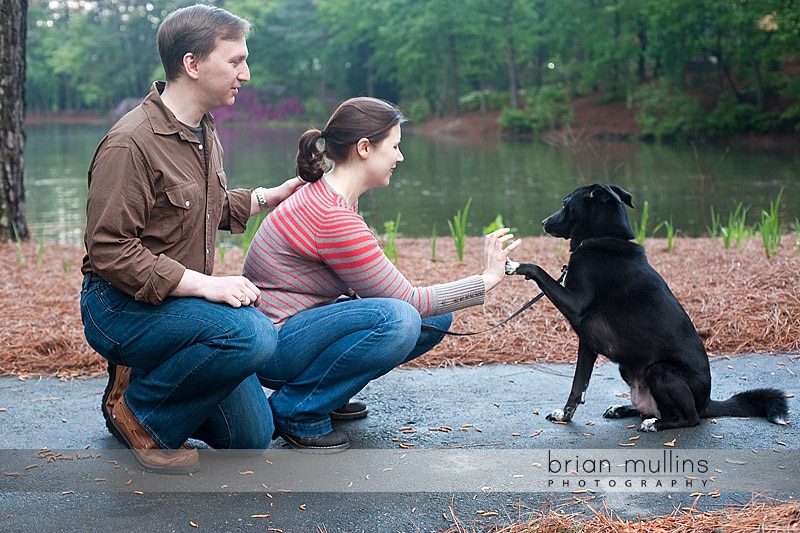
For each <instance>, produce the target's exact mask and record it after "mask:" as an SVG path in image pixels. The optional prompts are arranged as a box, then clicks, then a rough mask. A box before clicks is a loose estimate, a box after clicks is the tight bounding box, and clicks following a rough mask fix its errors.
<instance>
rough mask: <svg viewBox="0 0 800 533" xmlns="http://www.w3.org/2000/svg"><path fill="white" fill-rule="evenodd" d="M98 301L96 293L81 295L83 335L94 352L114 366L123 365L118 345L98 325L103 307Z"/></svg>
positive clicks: (123, 361)
mask: <svg viewBox="0 0 800 533" xmlns="http://www.w3.org/2000/svg"><path fill="white" fill-rule="evenodd" d="M99 300H100V299H99V297H98V295H97V292H96V291H89V292H88V293H87V292H84V293H83V294H82V295H81V321H82V322H83V335H84V336H85V337H86V342H88V343H89V346H91V347H92V349H93V350H94V351H96V352H97V353H99V354H100V355H102V356H103V357H105V358H106V359H108V360H109V361H111V362H112V363H114V364H115V365H125V360H124V359H123V357H122V349H121V347H120V345H119V343H118V342H116V341H115V340H113V339H112V338H110V337H109V336H108V335H106V334H105V333H104V332H103V329H102V328H101V326H100V324H99V323H98V320H97V318H100V317H101V316H102V313H103V305H102V303H101V302H100V301H99ZM125 366H127V365H125Z"/></svg>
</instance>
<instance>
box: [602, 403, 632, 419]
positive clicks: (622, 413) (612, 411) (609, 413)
mask: <svg viewBox="0 0 800 533" xmlns="http://www.w3.org/2000/svg"><path fill="white" fill-rule="evenodd" d="M626 416H628V414H627V408H626V406H624V405H609V406H608V409H606V410H605V411H603V418H625V417H626Z"/></svg>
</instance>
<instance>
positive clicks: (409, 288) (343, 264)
mask: <svg viewBox="0 0 800 533" xmlns="http://www.w3.org/2000/svg"><path fill="white" fill-rule="evenodd" d="M242 273H243V275H244V276H246V277H247V278H249V279H250V280H252V281H253V283H255V285H256V286H258V288H259V289H261V291H262V292H261V301H260V303H259V305H258V308H259V309H260V310H261V311H262V312H263V313H265V314H266V315H267V316H268V317H269V318H270V320H271V321H272V322H273V323H274V324H275V325H276V326H280V325H281V324H282V323H283V322H284V321H285V320H286V319H288V318H289V317H291V316H293V315H294V314H296V313H298V312H300V311H303V310H306V309H310V308H312V307H316V306H319V305H326V304H330V303H333V302H334V301H335V300H336V298H337V297H339V296H341V295H342V294H345V293H346V292H348V290H353V291H355V293H356V294H357V295H358V296H359V297H361V298H376V297H385V298H398V299H401V300H405V301H406V302H408V303H410V304H411V305H413V306H414V307H416V308H417V309H418V310H419V312H420V315H421V316H423V317H427V316H434V315H440V314H444V313H448V312H452V311H456V310H459V309H464V308H466V307H470V306H473V305H482V304H483V302H484V298H485V296H486V288H485V286H484V283H483V279H482V278H481V277H480V276H478V275H474V276H470V277H467V278H464V279H461V280H458V281H453V282H450V283H442V284H438V285H433V286H430V287H415V286H413V285H412V284H411V283H410V282H409V281H408V280H407V279H406V278H405V277H404V276H403V274H401V273H400V271H399V270H397V268H396V267H395V266H394V264H393V263H392V262H391V261H390V260H389V259H388V258H387V257H386V255H385V254H384V253H383V250H381V248H380V246H379V244H378V241H377V239H376V238H375V235H374V234H373V233H372V231H370V229H369V227H368V226H367V224H366V223H365V222H364V220H363V219H362V218H361V216H359V214H358V206H357V205H356V206H353V207H350V206H348V205H347V202H345V200H344V199H343V198H342V197H341V196H340V195H339V194H338V193H337V192H336V191H334V190H333V189H332V188H331V187H330V186H329V185H328V184H327V182H326V181H325V179H324V177H323V178H322V179H320V180H318V181H316V182H314V183H310V184H308V185H305V186H303V187H301V188H300V189H299V190H298V191H297V192H295V193H294V194H293V195H291V196H290V197H289V198H288V199H286V200H284V201H283V202H282V203H281V204H280V205H278V207H276V208H275V209H274V210H273V211H272V212H271V213H270V214H269V215H267V218H266V219H264V222H263V223H262V224H261V227H260V228H259V229H258V231H257V232H256V235H255V237H254V238H253V242H252V244H251V245H250V248H249V250H248V252H247V257H245V260H244V270H243V272H242Z"/></svg>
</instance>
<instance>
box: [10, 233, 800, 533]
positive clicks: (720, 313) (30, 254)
mask: <svg viewBox="0 0 800 533" xmlns="http://www.w3.org/2000/svg"><path fill="white" fill-rule="evenodd" d="M787 241H794V239H793V238H789V236H787V238H785V239H784V245H783V247H782V248H781V249H780V250H779V253H778V256H777V257H775V258H772V259H767V258H766V257H765V254H764V251H763V249H762V248H761V242H760V240H759V239H750V240H749V241H747V242H746V243H745V244H744V247H743V250H742V251H741V252H740V251H738V250H736V249H729V250H726V249H724V247H723V245H722V243H721V242H720V241H719V240H712V239H708V238H698V239H688V238H679V239H677V240H676V241H675V246H674V249H673V251H672V252H667V250H666V242H665V241H664V240H660V239H650V240H648V241H647V242H646V247H647V250H648V257H649V259H650V262H651V263H652V264H653V266H654V267H655V268H656V269H657V270H658V271H659V272H661V274H662V275H663V276H664V278H665V279H666V281H667V283H669V285H670V287H671V288H672V290H673V292H674V293H675V295H676V296H677V297H678V299H679V300H680V301H681V302H682V303H683V305H684V307H685V308H686V311H687V312H688V314H689V316H690V317H691V318H692V320H693V321H694V323H695V326H696V327H697V328H698V330H699V331H700V333H701V335H702V337H703V340H704V342H705V344H706V347H707V349H708V351H709V355H711V356H712V357H713V356H717V355H721V356H725V357H727V356H731V355H737V354H745V353H753V352H766V353H793V354H797V353H798V352H800V298H799V297H798V291H797V287H798V285H799V283H798V282H799V281H800V253H798V249H797V245H796V244H795V243H794V242H791V243H789V242H787ZM396 246H397V250H398V254H399V259H398V266H399V268H400V269H401V270H402V271H403V272H404V273H405V274H406V276H407V277H408V278H409V279H410V280H411V281H412V282H414V283H417V284H433V283H438V282H444V281H449V280H453V279H457V278H459V277H464V276H467V275H470V274H474V273H478V272H480V270H481V268H482V246H483V242H482V239H481V238H470V239H468V242H467V248H466V250H465V254H464V260H463V261H462V262H459V261H457V260H456V255H455V248H454V247H453V244H452V241H451V240H450V239H440V240H439V241H438V242H437V249H436V260H435V261H434V260H432V250H431V242H430V241H429V240H426V239H398V240H397V242H396ZM22 254H23V257H24V264H20V260H19V259H18V255H17V248H16V245H15V244H13V243H0V280H2V281H0V283H2V288H3V290H2V292H0V302H2V303H1V304H0V375H15V376H19V377H20V378H21V379H24V378H25V377H27V376H31V375H51V376H57V377H60V378H61V379H70V378H83V377H87V376H95V375H103V374H105V363H104V361H103V359H102V358H101V357H99V356H98V355H97V354H95V353H94V352H93V351H92V350H91V349H90V348H89V346H88V345H87V344H86V341H85V340H84V337H83V331H82V326H81V320H80V313H79V309H78V301H79V291H80V284H81V274H80V264H81V258H82V256H83V250H82V249H81V248H80V247H75V246H64V245H58V244H53V243H48V244H46V245H45V247H44V253H43V257H42V261H41V264H38V263H39V261H38V259H39V252H38V246H37V245H36V244H35V243H23V245H22ZM513 256H514V259H516V260H519V261H535V262H537V263H539V264H540V265H542V266H543V267H544V268H545V269H546V270H547V271H548V272H550V273H551V274H553V275H554V276H557V275H558V273H559V271H560V269H561V266H562V265H563V264H564V263H566V262H567V260H568V249H567V245H566V242H564V241H561V240H557V239H553V238H549V237H529V238H525V239H523V243H522V245H521V247H520V248H519V249H518V250H516V251H515V252H514V254H513ZM217 264H218V268H217V273H218V274H221V275H224V274H238V273H239V271H240V268H241V264H242V253H241V251H238V252H237V251H236V250H228V251H227V253H226V254H225V262H224V263H222V264H220V261H219V260H218V261H217ZM538 292H539V291H538V288H537V287H536V286H535V284H533V283H532V282H528V281H525V280H523V279H522V278H520V277H514V278H510V279H507V280H505V281H504V282H503V283H502V284H500V285H499V286H498V287H497V288H495V289H494V290H493V291H491V292H490V293H489V295H488V296H487V301H486V304H485V305H484V306H483V307H481V308H472V309H469V310H465V311H460V312H458V313H457V314H456V319H455V321H454V324H453V330H455V331H481V330H484V329H486V328H488V327H490V326H492V325H494V324H497V323H498V322H500V321H501V320H503V319H504V318H505V317H507V316H509V315H510V314H511V313H513V312H514V311H516V310H517V309H518V308H520V307H521V306H522V305H523V304H524V303H525V302H527V301H528V300H529V299H531V298H532V297H533V296H534V295H535V294H538ZM576 351H577V341H576V338H575V335H574V333H573V332H572V331H571V330H570V328H569V326H568V324H567V323H566V321H565V320H564V319H563V317H561V315H559V313H558V312H557V311H556V310H555V308H554V307H553V305H552V304H550V303H549V302H548V301H547V300H546V299H543V300H542V301H540V302H538V303H537V304H535V305H534V306H533V307H532V308H530V309H529V310H527V311H526V312H525V313H524V314H523V315H522V316H520V317H518V318H516V319H514V320H513V321H511V322H509V323H508V324H506V325H505V326H503V327H501V328H497V329H494V330H492V331H490V332H488V333H485V334H481V335H475V336H471V337H446V338H445V340H444V341H443V342H442V343H441V344H440V345H439V346H438V347H436V348H435V349H434V350H432V351H431V352H430V353H429V354H427V355H426V356H424V357H422V358H420V359H419V360H417V361H415V362H414V363H413V366H416V367H435V366H447V365H482V364H487V363H502V364H505V363H508V364H513V363H518V364H535V363H563V362H571V361H573V360H574V354H575V353H576ZM576 503H577V504H580V505H583V506H585V508H584V509H581V511H579V512H571V511H570V512H566V511H565V507H550V508H548V509H546V510H542V511H541V512H539V513H537V514H536V515H535V516H534V517H533V518H531V517H530V516H526V517H520V519H519V520H517V521H516V523H512V524H511V525H507V526H502V525H497V526H489V527H490V529H488V530H491V531H495V532H497V533H525V532H533V531H541V532H545V533H548V532H553V533H555V532H561V531H585V532H587V533H595V532H597V533H599V532H606V531H618V532H623V533H634V532H637V533H638V532H680V531H686V532H689V531H691V532H694V531H706V532H715V531H724V532H726V533H745V532H754V531H800V503H798V502H797V501H794V500H791V499H790V500H789V501H787V502H775V501H764V500H763V499H754V500H753V501H751V502H750V503H749V504H746V505H743V506H736V507H725V508H723V509H720V510H715V511H711V512H703V511H700V510H698V509H695V508H694V506H693V507H692V508H686V509H680V510H678V511H676V513H674V514H673V515H670V516H663V517H658V518H653V519H650V520H643V521H624V520H621V519H619V518H618V517H614V516H613V513H612V512H611V511H610V510H609V509H606V508H601V509H596V506H594V507H593V506H592V504H591V503H589V502H588V501H586V500H576V501H574V502H571V504H572V505H574V504H576ZM573 509H574V508H573ZM471 518H472V517H469V518H467V517H456V516H452V521H453V524H455V525H454V528H452V529H450V530H448V532H449V533H466V532H470V531H487V529H486V528H485V527H484V526H477V527H478V528H480V529H475V527H473V526H472V525H471V523H472V520H471ZM576 524H579V525H576Z"/></svg>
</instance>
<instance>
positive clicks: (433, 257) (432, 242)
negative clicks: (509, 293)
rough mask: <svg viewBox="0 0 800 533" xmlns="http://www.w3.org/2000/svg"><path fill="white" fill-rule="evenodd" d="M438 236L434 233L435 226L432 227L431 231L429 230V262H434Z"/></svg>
mask: <svg viewBox="0 0 800 533" xmlns="http://www.w3.org/2000/svg"><path fill="white" fill-rule="evenodd" d="M437 238H438V235H437V233H436V224H434V225H433V229H432V230H431V261H436V239H437Z"/></svg>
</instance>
